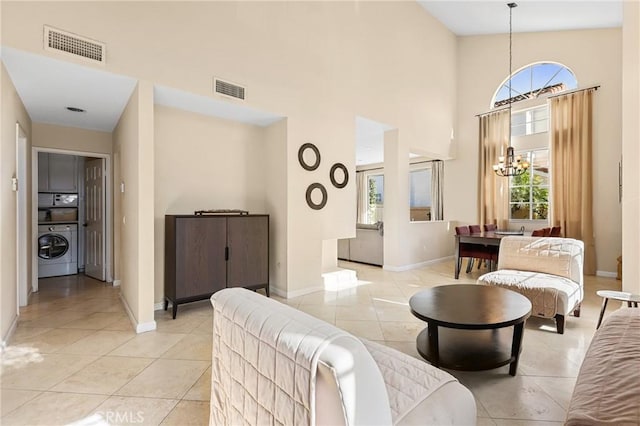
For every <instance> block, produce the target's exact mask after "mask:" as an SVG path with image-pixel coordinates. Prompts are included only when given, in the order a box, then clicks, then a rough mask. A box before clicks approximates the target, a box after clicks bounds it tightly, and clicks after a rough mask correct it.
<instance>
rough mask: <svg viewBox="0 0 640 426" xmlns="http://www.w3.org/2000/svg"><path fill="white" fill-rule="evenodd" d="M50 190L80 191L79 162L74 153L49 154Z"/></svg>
mask: <svg viewBox="0 0 640 426" xmlns="http://www.w3.org/2000/svg"><path fill="white" fill-rule="evenodd" d="M49 191H50V192H78V163H77V159H76V157H75V156H74V155H65V154H49Z"/></svg>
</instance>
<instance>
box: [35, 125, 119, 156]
mask: <svg viewBox="0 0 640 426" xmlns="http://www.w3.org/2000/svg"><path fill="white" fill-rule="evenodd" d="M33 146H36V147H39V148H55V149H66V150H69V151H79V152H92V153H99V154H111V152H112V150H113V141H112V140H111V133H110V132H99V131H96V130H85V129H78V128H75V127H66V126H56V125H54V124H44V123H33Z"/></svg>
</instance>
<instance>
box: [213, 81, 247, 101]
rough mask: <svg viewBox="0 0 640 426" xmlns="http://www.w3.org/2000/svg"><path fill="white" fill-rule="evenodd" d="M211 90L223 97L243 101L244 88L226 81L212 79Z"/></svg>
mask: <svg viewBox="0 0 640 426" xmlns="http://www.w3.org/2000/svg"><path fill="white" fill-rule="evenodd" d="M213 90H214V91H215V92H216V93H218V94H220V95H223V96H229V97H230V98H235V99H242V100H244V96H245V90H246V89H245V88H244V87H242V86H239V85H237V84H234V83H230V82H228V81H224V80H220V79H219V78H215V77H214V78H213Z"/></svg>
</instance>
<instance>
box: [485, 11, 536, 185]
mask: <svg viewBox="0 0 640 426" xmlns="http://www.w3.org/2000/svg"><path fill="white" fill-rule="evenodd" d="M507 6H509V99H508V100H507V101H508V103H509V133H508V138H509V139H508V145H507V152H506V156H500V157H499V158H498V160H499V161H498V164H496V165H494V166H493V171H494V172H495V173H496V175H498V176H505V177H509V176H520V175H522V174H523V173H526V171H527V169H528V168H529V163H528V162H527V161H526V160H525V161H523V160H522V157H521V156H520V155H515V153H514V149H513V146H511V136H512V131H511V108H512V105H511V104H513V87H512V84H513V81H512V79H513V8H514V7H517V6H518V5H517V4H516V3H507Z"/></svg>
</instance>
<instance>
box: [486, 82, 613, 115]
mask: <svg viewBox="0 0 640 426" xmlns="http://www.w3.org/2000/svg"><path fill="white" fill-rule="evenodd" d="M599 87H600V85H599V84H598V85H596V86H591V87H585V88H584V89H574V90H568V91H566V92H562V93H558V94H557V95H552V96H547V99H551V98H557V97H558V96H564V95H569V94H571V93H576V92H581V91H583V90H591V89H593V90H598V88H599ZM505 109H509V107H508V106H507V107H502V108H497V109H494V110H491V111H487V112H482V113H480V114H476V117H482V116H483V115H489V114H493V113H494V112H498V111H502V110H505Z"/></svg>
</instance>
